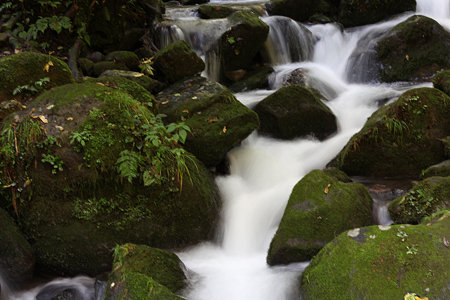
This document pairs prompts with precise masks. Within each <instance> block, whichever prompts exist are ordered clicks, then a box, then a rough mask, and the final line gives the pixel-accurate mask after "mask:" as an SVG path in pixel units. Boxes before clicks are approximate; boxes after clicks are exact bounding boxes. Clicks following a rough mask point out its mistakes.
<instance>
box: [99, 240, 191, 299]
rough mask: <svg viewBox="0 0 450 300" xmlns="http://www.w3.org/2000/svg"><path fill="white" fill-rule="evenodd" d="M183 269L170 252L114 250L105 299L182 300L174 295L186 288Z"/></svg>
mask: <svg viewBox="0 0 450 300" xmlns="http://www.w3.org/2000/svg"><path fill="white" fill-rule="evenodd" d="M184 269H185V267H184V264H183V263H182V262H181V260H180V259H179V258H178V257H177V256H176V255H175V254H173V253H172V252H170V251H166V250H161V249H156V248H151V247H148V246H145V245H140V246H138V245H134V244H125V245H120V246H116V248H115V250H114V262H113V270H112V272H111V273H110V275H109V280H108V284H107V289H106V293H105V299H111V300H115V299H130V300H131V299H161V300H165V299H182V298H180V297H178V296H176V295H175V294H173V293H175V292H178V291H180V290H181V289H183V288H184V287H185V286H186V276H185V275H184V271H183V270H184Z"/></svg>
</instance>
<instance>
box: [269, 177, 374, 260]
mask: <svg viewBox="0 0 450 300" xmlns="http://www.w3.org/2000/svg"><path fill="white" fill-rule="evenodd" d="M340 176H344V177H345V174H343V175H340ZM372 224H373V221H372V198H371V197H370V194H369V192H368V191H367V189H366V188H365V187H364V186H363V185H362V184H360V183H344V182H341V181H339V180H338V179H336V177H332V176H327V175H326V174H325V173H324V172H322V171H320V170H314V171H311V172H310V173H309V174H307V175H306V176H305V177H303V179H302V180H300V181H299V182H298V183H297V184H296V185H295V187H294V189H293V190H292V193H291V195H290V197H289V202H288V204H287V206H286V210H285V211H284V215H283V217H282V219H281V222H280V225H279V227H278V230H277V232H276V234H275V236H274V237H273V239H272V242H271V243H270V248H269V253H268V255H267V263H268V264H269V265H277V264H289V263H292V262H300V261H306V260H310V259H311V258H312V257H313V256H314V255H316V254H317V253H318V252H319V251H320V249H322V247H324V246H325V245H326V244H327V243H328V242H330V241H332V240H333V239H334V238H335V236H336V235H338V234H339V233H341V232H343V231H346V230H349V229H353V228H357V227H362V226H369V225H372Z"/></svg>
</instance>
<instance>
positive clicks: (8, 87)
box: [0, 52, 73, 102]
mask: <svg viewBox="0 0 450 300" xmlns="http://www.w3.org/2000/svg"><path fill="white" fill-rule="evenodd" d="M50 62H51V63H52V64H53V65H52V66H51V65H49V63H50ZM46 66H48V71H47V70H46ZM46 78H47V79H46ZM72 82H73V77H72V72H70V69H69V67H68V66H67V64H66V63H65V62H63V61H61V60H60V59H59V58H56V57H53V56H50V55H44V54H40V53H35V52H20V53H17V54H14V55H9V56H6V57H4V58H3V59H1V60H0V102H3V101H6V100H11V99H13V98H15V99H16V100H18V101H21V102H25V101H26V100H28V99H30V98H31V97H36V96H37V95H38V94H39V93H41V92H42V91H44V90H47V89H51V88H52V87H55V86H60V85H64V84H68V83H72Z"/></svg>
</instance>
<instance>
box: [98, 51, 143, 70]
mask: <svg viewBox="0 0 450 300" xmlns="http://www.w3.org/2000/svg"><path fill="white" fill-rule="evenodd" d="M105 60H106V61H114V62H118V63H121V64H124V65H126V66H127V68H128V69H130V70H132V71H140V69H139V64H140V61H139V57H138V56H137V55H136V54H134V53H133V52H130V51H113V52H111V53H108V54H107V55H106V57H105Z"/></svg>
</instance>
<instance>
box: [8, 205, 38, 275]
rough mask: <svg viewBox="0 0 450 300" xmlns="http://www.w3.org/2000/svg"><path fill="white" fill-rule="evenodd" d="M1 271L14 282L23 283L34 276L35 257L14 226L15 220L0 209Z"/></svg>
mask: <svg viewBox="0 0 450 300" xmlns="http://www.w3.org/2000/svg"><path fill="white" fill-rule="evenodd" d="M0 228H1V230H0V270H1V275H2V276H3V277H4V278H5V279H8V280H12V281H13V282H22V281H26V280H29V279H31V277H32V276H33V270H34V263H35V260H36V258H35V256H34V253H33V249H32V248H31V245H30V244H29V243H28V242H27V240H26V239H25V238H24V237H23V235H22V233H21V232H20V231H19V229H18V228H17V227H16V225H15V224H14V220H13V219H12V218H11V217H10V216H9V215H8V213H7V212H6V211H4V210H3V209H1V208H0Z"/></svg>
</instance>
